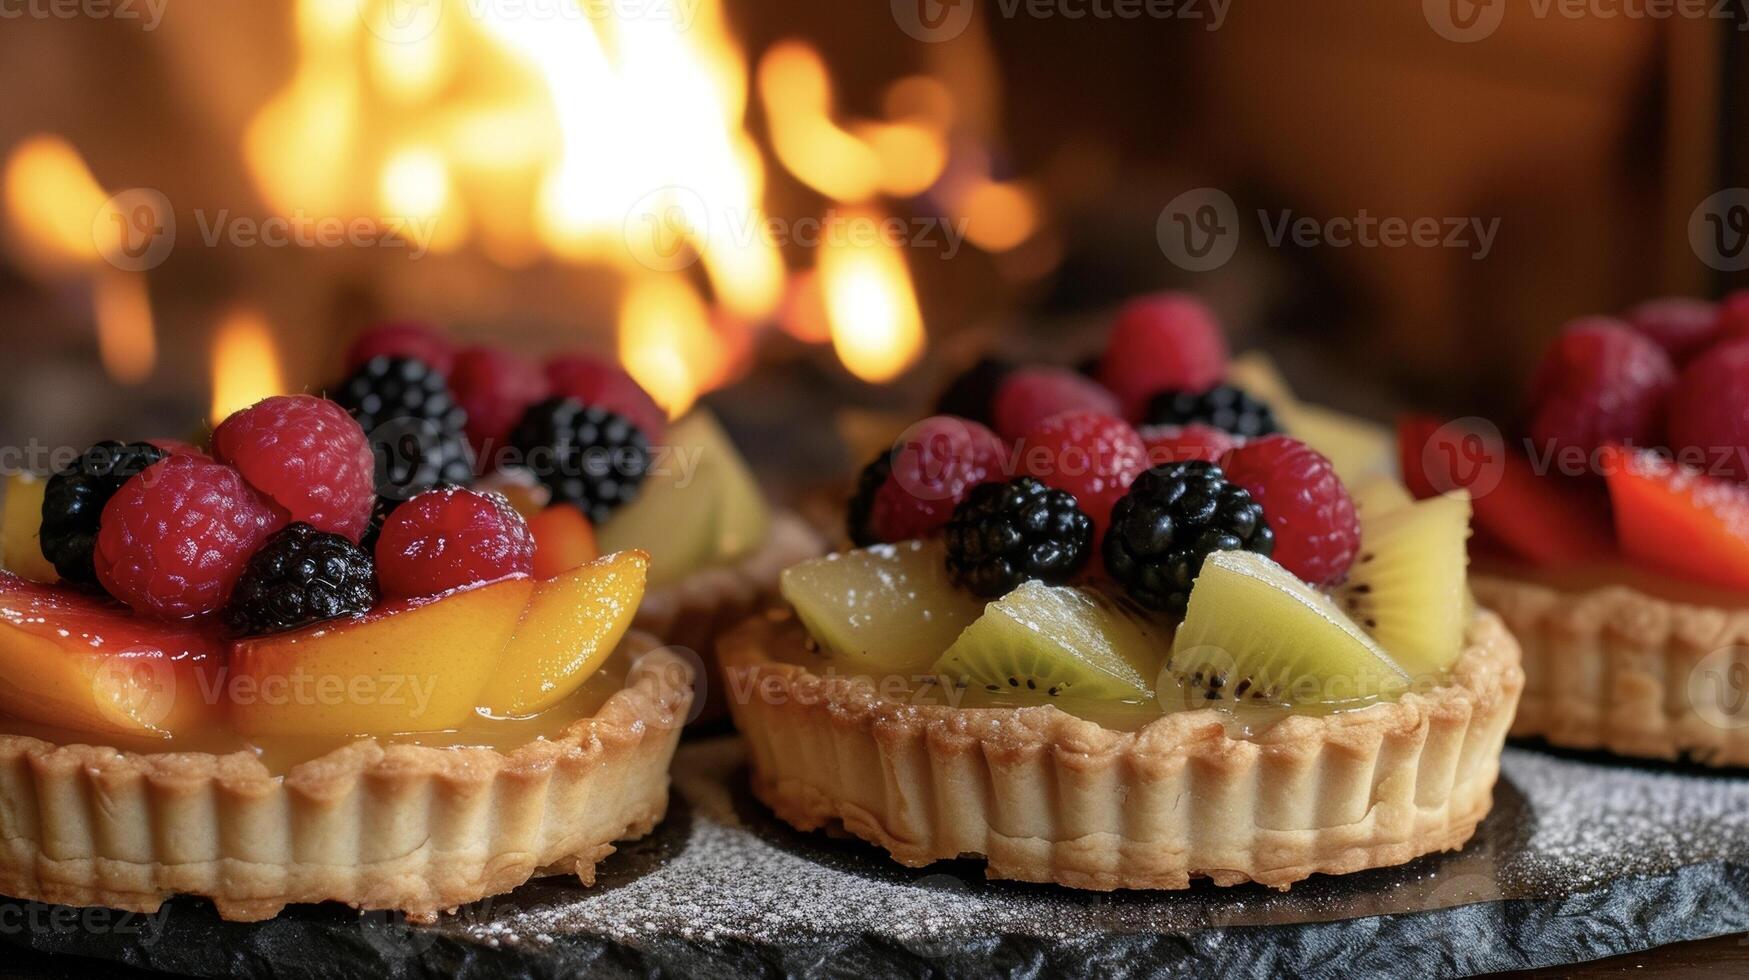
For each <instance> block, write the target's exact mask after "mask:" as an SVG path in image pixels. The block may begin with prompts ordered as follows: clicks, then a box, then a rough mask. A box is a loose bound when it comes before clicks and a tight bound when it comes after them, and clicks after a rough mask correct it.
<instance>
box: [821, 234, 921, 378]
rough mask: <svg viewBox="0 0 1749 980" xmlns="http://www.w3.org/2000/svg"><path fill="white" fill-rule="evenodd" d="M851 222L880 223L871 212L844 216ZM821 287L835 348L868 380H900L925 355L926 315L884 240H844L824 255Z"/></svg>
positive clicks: (897, 256) (896, 253) (900, 261)
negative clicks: (901, 375)
mask: <svg viewBox="0 0 1749 980" xmlns="http://www.w3.org/2000/svg"><path fill="white" fill-rule="evenodd" d="M843 216H844V220H845V221H846V222H847V223H848V222H873V223H878V222H880V221H881V220H882V216H881V215H880V214H879V213H878V212H875V211H872V210H869V209H861V208H853V209H847V210H846V211H845V212H844V215H843ZM820 284H821V291H822V293H823V294H824V296H825V301H826V318H827V322H829V323H830V324H831V327H832V346H833V348H834V349H835V350H836V351H837V352H838V357H839V359H840V360H842V361H843V362H844V366H845V367H846V368H848V369H849V370H850V373H852V374H854V375H856V376H857V377H859V378H861V379H862V380H864V381H869V382H876V383H878V382H882V381H889V380H891V379H893V378H894V377H897V376H898V375H899V373H900V372H902V371H904V370H905V369H906V368H907V367H910V366H911V365H912V364H913V363H914V362H915V361H916V360H917V358H918V356H919V355H921V354H922V352H923V314H922V311H921V310H919V309H918V306H917V293H916V291H915V290H914V289H913V288H912V286H911V274H910V272H909V271H908V270H907V269H906V268H905V260H904V258H903V257H902V256H901V255H900V254H899V250H898V248H897V247H895V246H894V245H892V244H891V243H889V242H887V241H886V240H885V238H884V236H881V235H872V236H844V237H843V239H842V240H835V241H833V242H831V243H829V244H828V245H827V246H826V247H825V248H823V249H822V250H821V252H820Z"/></svg>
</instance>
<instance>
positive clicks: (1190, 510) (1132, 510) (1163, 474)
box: [1105, 460, 1275, 613]
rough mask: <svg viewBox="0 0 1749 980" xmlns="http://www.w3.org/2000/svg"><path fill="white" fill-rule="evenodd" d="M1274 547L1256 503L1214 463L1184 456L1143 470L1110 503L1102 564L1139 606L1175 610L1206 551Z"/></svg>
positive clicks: (1178, 609)
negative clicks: (1115, 502) (1181, 460)
mask: <svg viewBox="0 0 1749 980" xmlns="http://www.w3.org/2000/svg"><path fill="white" fill-rule="evenodd" d="M1274 550H1275V532H1274V531H1271V530H1270V529H1269V524H1268V522H1267V521H1265V520H1264V519H1263V505H1261V504H1259V503H1258V502H1257V501H1255V500H1253V499H1251V494H1250V493H1248V492H1247V491H1246V490H1245V489H1244V488H1243V487H1237V486H1234V485H1233V484H1231V483H1228V482H1227V478H1226V474H1225V473H1223V472H1222V471H1221V468H1220V467H1219V466H1216V465H1215V464H1213V463H1210V462H1206V461H1204V460H1190V461H1187V462H1178V463H1167V464H1165V465H1164V466H1156V467H1154V468H1153V469H1151V470H1148V471H1147V472H1146V473H1143V474H1142V475H1141V476H1139V477H1137V478H1136V482H1135V483H1134V484H1132V485H1131V486H1130V491H1129V493H1128V494H1127V495H1125V496H1124V498H1123V499H1122V500H1119V501H1118V502H1117V506H1116V507H1114V508H1112V511H1111V526H1110V527H1109V528H1107V529H1106V532H1105V569H1106V571H1108V572H1110V573H1111V577H1112V578H1114V579H1116V580H1117V581H1118V582H1119V583H1120V584H1122V585H1123V587H1124V588H1125V590H1127V591H1128V592H1129V594H1130V595H1131V596H1132V597H1134V598H1135V600H1136V601H1137V602H1140V603H1141V604H1142V605H1144V606H1147V607H1149V608H1151V609H1164V610H1166V611H1168V612H1174V613H1183V612H1184V609H1185V606H1186V604H1188V603H1189V601H1190V587H1191V585H1192V584H1193V583H1194V582H1195V581H1196V576H1197V575H1198V573H1200V572H1201V571H1202V563H1203V559H1205V558H1207V557H1208V556H1209V555H1210V554H1212V553H1214V552H1216V551H1254V552H1256V553H1257V554H1260V555H1264V556H1268V555H1269V554H1270V552H1272V551H1274Z"/></svg>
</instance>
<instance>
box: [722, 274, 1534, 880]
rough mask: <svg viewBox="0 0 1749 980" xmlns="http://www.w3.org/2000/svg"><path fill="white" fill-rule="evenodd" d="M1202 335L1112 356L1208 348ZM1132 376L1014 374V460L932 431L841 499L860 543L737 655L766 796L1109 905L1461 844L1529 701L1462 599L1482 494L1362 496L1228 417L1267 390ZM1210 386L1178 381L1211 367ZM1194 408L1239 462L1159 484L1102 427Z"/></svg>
mask: <svg viewBox="0 0 1749 980" xmlns="http://www.w3.org/2000/svg"><path fill="white" fill-rule="evenodd" d="M1156 312H1160V311H1156ZM1182 316H1183V307H1182V304H1178V303H1173V304H1170V307H1169V308H1168V309H1167V310H1165V311H1164V318H1165V320H1166V321H1168V322H1166V323H1165V324H1164V325H1162V323H1161V322H1156V323H1155V324H1154V326H1152V327H1148V330H1147V331H1143V332H1144V333H1147V332H1149V331H1152V338H1151V339H1150V340H1149V341H1148V343H1147V344H1143V343H1141V342H1140V341H1138V340H1137V339H1136V337H1135V336H1133V335H1129V336H1127V338H1126V335H1125V334H1124V332H1123V329H1122V328H1120V331H1119V335H1118V338H1117V339H1114V349H1115V348H1117V347H1126V348H1127V347H1149V348H1150V349H1149V351H1146V352H1142V353H1149V355H1150V357H1151V358H1152V361H1151V363H1154V364H1155V365H1156V369H1157V370H1158V369H1161V368H1159V367H1158V366H1159V365H1162V364H1164V365H1167V368H1166V369H1170V370H1182V369H1183V365H1186V364H1192V365H1194V364H1198V363H1202V362H1204V361H1208V360H1210V359H1211V358H1213V356H1214V355H1212V354H1210V351H1211V350H1215V349H1216V348H1217V346H1218V345H1216V344H1215V343H1213V342H1212V341H1210V340H1209V339H1208V338H1207V337H1203V336H1200V334H1199V333H1198V331H1199V330H1201V329H1202V327H1201V326H1200V325H1199V324H1196V323H1189V324H1186V323H1185V322H1183V321H1182ZM1174 317H1179V318H1180V319H1178V320H1174V319H1173V318H1174ZM1130 329H1132V330H1134V329H1135V328H1130ZM1183 333H1188V334H1190V335H1191V337H1190V339H1188V340H1187V339H1184V337H1182V336H1179V335H1180V334H1183ZM1150 345H1151V346H1150ZM1140 357H1141V354H1140V353H1138V352H1135V351H1132V352H1130V353H1129V354H1128V355H1126V356H1125V357H1123V358H1120V359H1119V360H1120V362H1121V363H1122V367H1121V368H1120V369H1118V370H1117V371H1116V373H1115V375H1114V376H1113V377H1112V379H1111V382H1110V383H1111V384H1112V385H1113V386H1114V387H1118V388H1119V392H1118V393H1114V392H1112V391H1110V390H1106V391H1105V394H1104V395H1101V394H1100V391H1099V390H1095V389H1094V388H1092V387H1090V385H1089V383H1087V382H1085V381H1068V380H1066V379H1065V376H1064V375H1061V374H1056V375H1053V376H1051V377H1049V378H1048V379H1046V378H1044V375H1045V374H1046V372H1041V373H1039V374H1035V375H1032V376H1030V377H1033V378H1035V379H1042V380H1018V381H1015V382H1013V383H1017V384H1021V385H1023V386H1025V387H1024V389H1023V392H1022V393H1021V394H1016V393H1015V392H1013V391H1010V392H1008V394H1007V396H1006V398H1003V397H1002V396H1000V395H999V396H998V398H999V399H1001V400H1004V401H1006V403H1007V404H1006V406H1005V409H1004V411H1003V412H1002V413H1000V414H1001V415H1002V416H1004V417H1005V418H1007V419H1008V421H1007V422H1001V421H998V425H999V426H1004V425H1005V426H1010V427H1014V426H1018V427H1020V428H1022V429H1023V430H1024V431H1023V433H1022V435H1021V436H1020V437H1019V438H1018V440H1017V441H1016V442H1013V443H1010V442H1007V441H1005V440H1004V439H1003V438H1002V436H1000V435H998V434H997V433H995V432H991V431H990V430H988V429H985V428H984V427H983V426H982V425H981V424H979V423H978V422H976V421H973V420H970V419H967V418H965V417H963V416H938V417H936V418H934V419H931V420H928V421H926V422H924V423H921V424H919V425H918V426H916V427H913V429H912V430H911V431H910V432H909V433H908V434H907V439H906V440H905V441H904V442H902V443H901V445H900V446H899V447H898V448H897V449H896V451H895V452H893V453H892V454H890V455H889V456H888V457H886V458H885V459H884V460H877V464H876V467H874V468H873V469H871V473H870V475H868V476H867V477H865V479H864V480H863V482H862V486H861V487H860V488H859V493H858V495H857V497H856V498H855V499H854V500H853V501H852V503H851V506H850V511H851V519H850V520H851V527H852V530H853V533H855V534H856V535H857V536H858V537H859V538H860V539H861V540H862V541H863V542H865V544H864V547H862V548H859V549H857V550H851V551H845V552H841V553H837V554H833V555H830V556H827V557H825V558H822V559H816V560H813V561H809V562H803V563H801V564H798V565H796V566H794V567H792V568H790V569H789V570H787V571H786V572H785V573H784V576H783V579H782V586H781V587H782V593H783V597H784V599H785V600H786V602H785V603H784V604H783V605H781V606H778V607H774V608H773V609H771V610H770V611H768V613H767V614H766V615H763V616H758V617H754V618H752V619H750V620H749V621H747V622H746V623H744V624H742V625H741V626H740V627H738V628H737V629H736V630H735V631H733V632H732V633H730V634H728V635H726V636H725V637H724V638H723V640H722V643H721V646H720V650H719V655H720V657H721V658H722V660H723V663H724V666H725V669H726V670H727V671H728V675H729V676H728V681H727V683H728V687H729V694H730V704H731V709H732V711H733V713H734V716H735V721H736V724H737V726H738V727H739V728H740V730H741V731H742V733H743V734H744V735H745V736H746V738H747V742H748V746H749V753H750V756H751V773H752V782H753V789H754V792H755V794H756V795H757V796H758V797H759V798H760V799H761V800H763V801H764V802H765V803H766V804H767V805H769V806H770V807H771V808H772V809H773V810H774V811H775V812H776V813H777V814H778V815H779V816H780V817H781V818H783V819H784V820H786V821H788V822H789V823H791V824H793V825H795V826H796V827H798V828H801V829H805V830H811V829H816V828H820V827H823V826H827V825H842V827H843V828H845V829H846V830H848V831H849V832H851V833H853V834H855V835H857V836H859V837H862V838H864V839H865V840H868V841H870V842H872V843H874V844H876V845H878V846H880V847H883V848H885V849H886V850H887V851H888V852H889V853H890V854H891V855H892V856H893V857H894V858H895V859H896V860H898V861H900V862H902V863H905V864H908V865H913V866H920V865H924V864H927V863H930V862H933V861H937V860H947V859H953V858H958V857H962V856H966V855H975V856H978V857H981V858H983V859H984V860H985V862H986V866H987V873H988V874H989V875H990V876H991V877H995V878H1015V879H1022V880H1028V881H1040V882H1055V883H1058V884H1062V885H1067V886H1071V887H1079V888H1090V889H1102V890H1105V889H1115V888H1184V887H1188V886H1189V884H1190V882H1191V881H1192V879H1195V878H1199V877H1206V878H1210V879H1212V880H1214V881H1215V882H1217V883H1219V884H1223V885H1230V884H1236V883H1240V882H1245V881H1256V882H1260V883H1262V884H1265V885H1270V886H1274V887H1280V888H1286V887H1288V886H1289V885H1291V884H1292V883H1293V882H1296V881H1299V880H1301V879H1304V878H1306V877H1308V876H1310V875H1312V874H1316V873H1331V874H1339V873H1347V872H1352V871H1357V870H1360V869H1363V868H1372V867H1379V866H1384V865H1392V864H1399V863H1402V862H1405V861H1408V860H1410V859H1412V858H1415V857H1417V856H1420V855H1423V854H1429V853H1433V852H1437V851H1443V850H1450V849H1454V848H1458V847H1461V846H1462V845H1463V844H1464V843H1465V841H1467V840H1468V839H1469V838H1470V836H1471V835H1472V834H1473V833H1474V831H1475V828H1476V826H1477V824H1478V823H1479V822H1480V821H1481V819H1482V818H1483V817H1484V816H1486V814H1487V813H1488V811H1489V809H1490V807H1491V805H1492V801H1493V787H1494V782H1495V779H1496V777H1497V774H1498V770H1499V758H1500V751H1501V746H1502V743H1503V741H1504V739H1505V735H1506V729H1507V726H1508V725H1509V724H1510V721H1511V718H1512V715H1513V711H1514V709H1515V707H1516V705H1517V701H1518V694H1519V691H1520V689H1521V687H1522V684H1523V674H1522V672H1521V671H1520V669H1519V665H1518V648H1517V645H1516V644H1515V642H1514V641H1513V639H1512V637H1511V635H1510V634H1509V633H1508V632H1507V631H1506V630H1505V629H1504V627H1503V626H1502V625H1501V623H1500V620H1499V619H1498V617H1496V616H1495V615H1493V614H1492V613H1488V612H1479V611H1477V609H1476V607H1475V605H1474V603H1473V602H1472V601H1471V599H1470V597H1469V589H1468V584H1467V577H1466V576H1467V556H1466V548H1465V545H1466V541H1467V539H1468V536H1469V521H1470V505H1469V501H1468V499H1467V497H1466V496H1465V495H1464V494H1462V493H1454V494H1451V495H1447V496H1442V497H1439V498H1437V499H1433V500H1428V501H1424V502H1420V503H1414V502H1412V501H1411V500H1410V498H1409V495H1408V492H1407V490H1406V489H1405V488H1403V487H1401V486H1400V485H1398V484H1396V483H1394V482H1389V481H1370V482H1367V483H1364V484H1362V485H1360V486H1359V487H1358V488H1357V489H1355V490H1353V491H1351V490H1350V489H1349V487H1348V486H1347V485H1346V484H1345V483H1344V481H1343V480H1342V479H1341V477H1340V476H1338V474H1337V473H1336V470H1335V467H1334V466H1333V464H1332V463H1331V461H1330V460H1329V459H1328V458H1326V457H1325V456H1323V455H1322V454H1320V453H1318V452H1317V451H1315V450H1313V449H1311V448H1309V447H1308V446H1306V445H1305V444H1303V443H1301V442H1300V441H1298V440H1296V439H1293V438H1290V437H1287V436H1284V435H1280V434H1265V433H1264V432H1263V431H1261V428H1257V429H1254V430H1253V431H1251V432H1249V433H1247V432H1242V431H1234V430H1233V429H1230V428H1220V427H1219V426H1218V425H1216V423H1222V422H1224V423H1226V424H1228V425H1232V426H1234V427H1235V428H1237V427H1238V426H1239V425H1240V424H1241V423H1244V424H1246V425H1249V424H1250V423H1246V422H1245V421H1244V420H1245V418H1249V419H1250V420H1252V421H1253V422H1255V421H1257V420H1258V419H1260V418H1261V412H1260V410H1259V408H1258V405H1257V403H1256V400H1255V399H1253V400H1252V401H1249V402H1240V401H1239V400H1237V399H1235V398H1233V397H1232V396H1231V395H1230V394H1228V393H1225V391H1230V390H1231V389H1226V390H1225V391H1217V389H1216V388H1204V389H1203V391H1202V393H1201V395H1190V396H1185V397H1183V398H1182V399H1180V398H1178V397H1177V396H1176V395H1173V396H1171V397H1169V398H1162V397H1157V396H1148V395H1147V394H1146V392H1145V391H1144V390H1142V389H1143V388H1144V387H1145V386H1146V385H1147V384H1149V383H1151V382H1150V381H1149V380H1148V378H1146V377H1143V376H1141V372H1140V371H1139V370H1138V369H1137V368H1135V367H1134V364H1133V362H1134V361H1136V360H1139V359H1140ZM1199 358H1200V359H1202V360H1201V361H1198V359H1199ZM1174 364H1176V365H1179V367H1176V368H1174V367H1171V365H1174ZM1198 370H1199V371H1201V372H1202V373H1201V374H1200V375H1197V376H1196V377H1194V378H1192V377H1186V378H1185V379H1184V382H1183V383H1185V384H1198V385H1205V386H1206V385H1211V384H1214V382H1215V381H1218V379H1219V378H1220V377H1221V376H1222V374H1221V366H1220V364H1218V363H1217V364H1215V365H1214V367H1212V368H1210V367H1208V366H1207V365H1206V364H1204V365H1203V367H1199V368H1198ZM1017 377H1018V378H1022V379H1024V378H1027V377H1029V376H1028V375H1018V376H1017ZM1153 380H1154V382H1158V381H1159V380H1160V379H1158V378H1155V379H1153ZM1008 383H1009V382H1004V384H1008ZM964 393H965V392H964V391H962V392H960V394H962V395H963V394H964ZM1089 395H1091V396H1092V397H1094V398H1097V399H1099V400H1100V401H1101V402H1102V403H1103V405H1104V407H1103V408H1101V407H1099V406H1098V405H1089V404H1085V403H1083V404H1079V405H1076V404H1065V402H1076V401H1078V400H1082V399H1085V398H1086V397H1087V396H1089ZM1114 395H1116V396H1115V397H1114ZM1032 400H1037V401H1038V402H1040V403H1041V405H1037V406H1029V405H1027V404H1025V403H1026V402H1028V401H1032ZM1173 401H1176V402H1181V403H1182V404H1183V406H1184V411H1185V412H1186V413H1187V414H1188V413H1190V412H1196V413H1201V414H1202V415H1203V418H1201V419H1200V420H1199V421H1196V422H1194V423H1187V425H1188V424H1196V425H1201V426H1204V427H1207V428H1209V429H1210V430H1212V431H1216V432H1219V433H1222V437H1218V438H1219V443H1220V445H1219V446H1211V445H1210V444H1211V443H1213V442H1215V441H1216V439H1217V437H1210V436H1207V435H1206V434H1199V435H1198V437H1197V438H1196V439H1194V447H1191V442H1192V440H1186V439H1182V438H1180V437H1182V436H1183V435H1184V434H1185V433H1183V432H1182V431H1180V432H1177V433H1173V434H1171V435H1172V437H1173V439H1174V444H1173V449H1174V451H1183V450H1186V448H1187V447H1191V448H1194V450H1195V451H1194V452H1186V453H1185V454H1184V455H1183V456H1180V457H1179V458H1177V459H1174V460H1171V461H1167V462H1161V463H1159V464H1158V465H1154V466H1148V465H1147V463H1148V459H1147V454H1148V449H1147V448H1146V447H1145V446H1144V443H1145V441H1146V440H1147V438H1148V437H1147V436H1144V435H1142V434H1141V433H1138V432H1137V431H1136V430H1135V429H1134V428H1133V427H1131V426H1130V424H1129V423H1128V422H1127V421H1126V420H1124V419H1123V418H1122V417H1121V416H1120V415H1118V414H1114V413H1115V412H1122V411H1123V410H1124V409H1123V406H1124V405H1125V404H1148V403H1159V402H1173ZM950 407H951V406H950ZM1230 408H1237V410H1236V411H1231V412H1229V411H1227V409H1230ZM1029 409H1030V411H1027V410H1029ZM1028 414H1030V415H1031V416H1032V417H1031V418H1025V419H1024V420H1023V421H1016V419H1020V418H1022V417H1023V416H1026V415H1028ZM1009 454H1011V455H1009ZM1005 455H1006V456H1007V458H1009V459H1018V460H1022V461H1023V462H1022V463H1021V464H1020V466H1021V468H1022V472H1021V473H1020V474H1018V475H1017V474H1014V473H1012V472H1004V471H1003V470H1002V466H1003V465H1004V464H1002V463H1001V462H1000V460H1001V459H1002V458H1004V456H1005ZM1185 456H1188V457H1189V458H1185ZM1211 457H1213V458H1211ZM1071 458H1073V459H1075V460H1077V463H1076V464H1075V465H1073V466H1069V465H1064V461H1066V460H1069V459H1071ZM882 464H884V465H882ZM896 531H904V532H908V536H907V537H906V538H903V539H898V538H896V537H894V538H892V539H890V540H882V539H883V538H887V537H888V536H889V535H890V534H892V533H893V532H896Z"/></svg>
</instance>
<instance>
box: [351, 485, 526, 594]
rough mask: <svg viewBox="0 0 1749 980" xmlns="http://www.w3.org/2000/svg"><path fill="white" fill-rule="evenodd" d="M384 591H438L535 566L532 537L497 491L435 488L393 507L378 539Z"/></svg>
mask: <svg viewBox="0 0 1749 980" xmlns="http://www.w3.org/2000/svg"><path fill="white" fill-rule="evenodd" d="M376 560H377V580H378V582H380V583H381V585H382V589H383V594H384V595H390V596H399V597H402V598H409V599H411V598H418V597H420V596H430V595H440V594H442V593H444V592H449V591H452V590H454V589H461V588H466V587H467V586H470V585H477V584H479V583H481V582H492V581H496V580H498V579H501V578H504V577H506V576H509V575H527V574H529V573H530V572H532V571H533V570H534V534H533V533H532V532H530V531H529V529H528V521H526V520H524V519H523V516H522V515H521V514H519V513H517V511H516V508H515V507H512V506H511V505H510V501H508V500H505V499H504V497H503V496H502V495H500V494H496V493H479V492H477V491H474V490H463V489H461V488H460V487H440V488H438V489H436V490H427V491H426V492H424V493H422V494H420V495H419V496H417V497H414V498H413V499H412V500H409V501H407V502H406V503H404V504H402V505H401V506H399V507H397V508H395V511H394V513H392V514H390V515H389V519H388V521H387V522H385V523H384V524H383V533H382V536H381V537H380V538H378V539H377V552H376Z"/></svg>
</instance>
